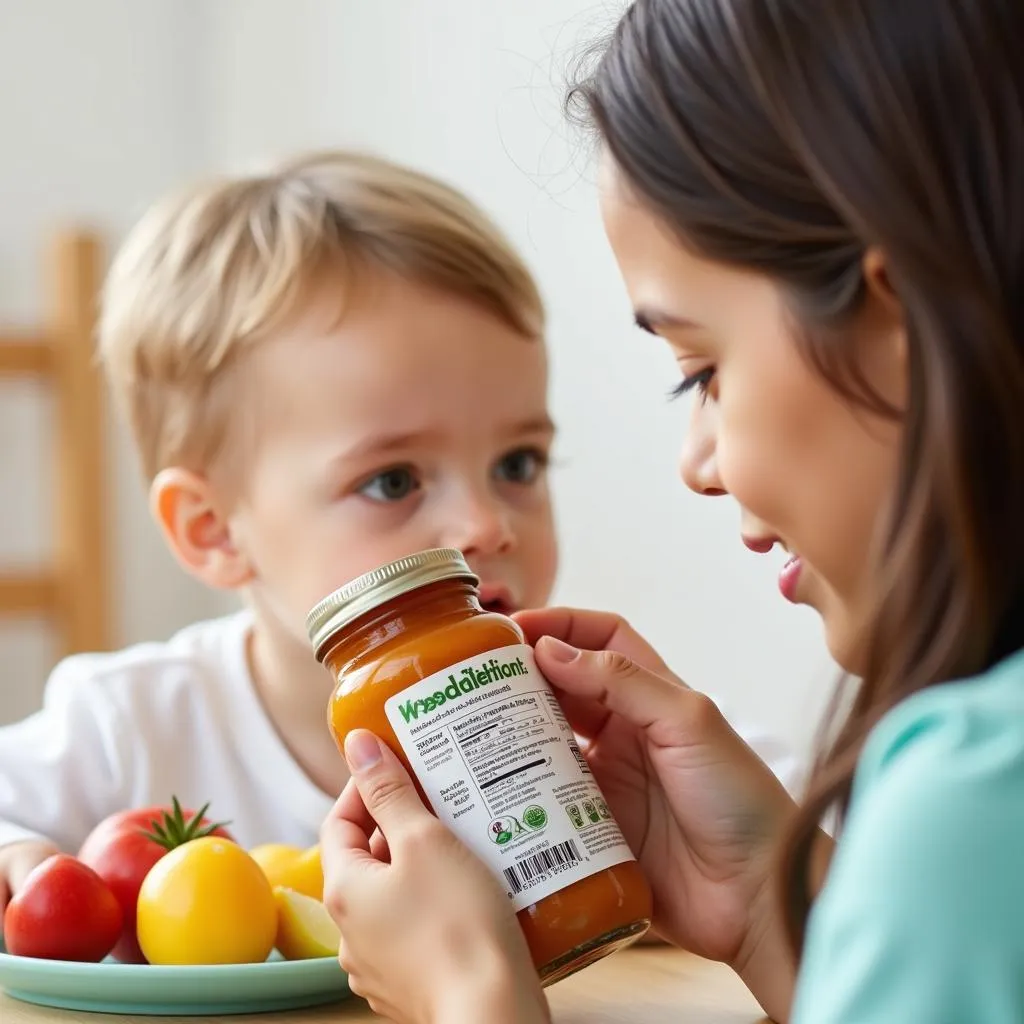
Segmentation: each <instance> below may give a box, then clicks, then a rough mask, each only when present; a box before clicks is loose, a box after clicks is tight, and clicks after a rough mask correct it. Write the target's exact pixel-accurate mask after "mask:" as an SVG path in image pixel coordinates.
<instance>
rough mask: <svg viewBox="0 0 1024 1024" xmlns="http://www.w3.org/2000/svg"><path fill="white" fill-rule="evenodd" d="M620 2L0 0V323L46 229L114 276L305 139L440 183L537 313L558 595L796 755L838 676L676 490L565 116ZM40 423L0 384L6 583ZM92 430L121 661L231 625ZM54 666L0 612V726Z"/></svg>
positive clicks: (678, 431)
mask: <svg viewBox="0 0 1024 1024" xmlns="http://www.w3.org/2000/svg"><path fill="white" fill-rule="evenodd" d="M623 6H624V4H623V3H621V2H606V3H597V4H595V3H593V2H586V0H488V2H482V0H443V2H437V0H435V2H428V0H372V2H371V0H145V2H139V0H89V2H88V3H83V2H81V0H0V140H2V141H0V217H2V230H0V324H2V325H3V326H4V327H5V328H9V327H12V326H13V327H18V326H26V325H29V326H30V325H34V324H36V323H38V322H41V321H44V320H46V319H47V318H48V317H49V315H50V306H51V305H52V302H53V298H52V294H51V293H50V292H49V291H48V287H49V285H48V278H47V273H48V262H47V261H48V260H50V252H51V249H52V245H53V240H54V237H55V235H56V234H57V233H58V232H60V231H62V230H65V229H67V228H69V227H70V228H78V227H83V228H88V229H89V230H92V231H95V232H96V233H97V234H98V235H99V237H100V239H101V241H102V246H103V248H104V249H105V251H106V255H105V257H104V258H109V254H110V252H111V251H112V250H113V249H114V248H115V247H116V245H117V244H118V242H119V240H120V238H121V237H122V236H123V234H124V232H125V231H126V230H127V228H128V227H129V226H130V225H131V224H132V222H133V221H134V220H135V219H136V217H138V216H139V215H140V213H141V212H142V210H143V209H144V208H145V206H146V205H147V204H148V203H149V202H151V201H152V200H153V199H154V198H155V197H156V195H157V194H158V193H160V192H161V191H162V190H164V189H166V188H167V187H168V186H173V185H174V184H176V183H178V182H180V181H181V180H183V179H186V178H189V177H191V176H194V175H197V174H202V173H205V172H208V171H210V170H221V169H245V168H247V167H251V166H254V165H258V164H261V163H263V162H265V161H268V160H272V159H274V158H276V157H279V156H282V155H286V154H288V153H291V152H293V151H295V150H298V149H303V148H308V147H319V146H349V147H359V148H365V149H368V150H372V151H374V152H377V153H380V154H382V155H385V156H389V157H392V158H396V159H400V160H404V161H406V162H408V163H411V164H414V165H416V166H418V167H420V168H422V169H424V170H427V171H430V172H433V173H435V174H439V175H442V176H443V177H445V178H447V179H448V180H449V181H451V182H452V183H453V184H455V185H457V186H459V187H461V188H462V189H464V190H465V191H467V192H468V193H469V194H470V195H471V196H473V198H475V199H476V200H478V201H479V202H480V203H482V204H483V205H484V206H485V207H486V208H487V210H488V211H489V212H490V213H491V214H492V215H493V216H494V217H495V218H496V219H497V220H498V222H499V223H500V224H501V225H502V227H503V228H504V229H505V230H506V231H507V232H508V234H509V235H510V236H511V237H512V239H513V240H514V241H515V242H516V243H517V245H518V246H519V248H520V250H521V251H522V253H523V255H524V256H525V258H526V260H527V261H528V263H529V264H530V265H531V267H532V268H533V270H534V271H535V273H536V274H537V276H538V278H539V280H540V283H541V286H542V288H543V291H544V294H545V297H546V299H547V302H548V306H549V311H550V333H549V341H550V346H551V351H552V363H553V385H552V400H553V410H554V414H555V418H556V420H557V422H558V425H559V429H560V440H559V443H558V447H557V458H558V461H557V464H556V467H555V470H554V488H555V493H556V498H557V506H558V516H559V522H560V530H561V537H562V543H563V548H562V570H561V577H560V583H559V587H558V592H557V594H556V599H557V600H558V601H560V602H570V603H573V604H578V605H584V606H589V607H599V608H609V609H614V610H617V611H620V612H621V613H623V614H624V615H626V616H627V617H628V618H630V619H631V620H632V622H633V624H634V625H635V626H636V627H637V628H638V629H640V631H641V632H643V633H644V634H645V635H646V636H647V637H648V638H649V639H650V640H651V641H652V642H653V643H654V644H655V646H657V647H658V648H659V649H660V650H661V652H662V653H663V654H664V655H665V657H666V659H667V660H668V662H669V663H670V664H671V665H672V666H673V667H674V668H675V669H676V670H677V671H678V672H679V673H680V674H681V675H682V676H683V677H684V678H685V679H687V680H688V681H689V682H690V683H691V684H692V685H695V686H698V687H700V688H702V689H705V690H707V691H709V692H710V693H712V695H714V696H715V697H716V698H718V699H720V700H721V701H722V702H723V703H724V705H725V706H726V708H727V709H728V710H729V711H730V713H731V714H732V715H733V716H734V717H735V718H739V719H742V720H744V721H745V722H753V723H755V724H758V725H760V726H762V727H764V728H766V729H769V730H771V731H773V732H775V733H776V734H778V735H779V736H781V737H783V738H785V739H787V740H788V741H789V742H791V743H792V744H793V745H794V746H795V747H796V748H798V749H803V748H805V746H806V744H807V743H808V741H809V740H810V739H811V738H812V736H813V730H814V728H815V724H816V721H817V718H818V716H819V713H820V710H821V708H822V707H823V704H824V702H825V700H826V699H827V696H828V694H829V693H830V691H831V689H832V686H833V683H834V680H835V677H836V670H835V667H834V666H833V665H832V664H831V662H830V660H829V659H828V657H827V654H826V652H825V650H824V647H823V645H822V642H821V639H820V629H819V626H818V623H817V622H816V620H815V618H814V616H813V615H812V614H811V613H809V612H807V611H805V610H794V609H792V608H791V607H789V606H787V605H786V604H785V603H784V601H783V600H782V598H781V597H780V595H779V593H778V589H777V586H776V574H777V571H778V568H779V565H780V559H779V558H777V557H774V556H769V557H758V556H755V555H752V554H750V553H749V552H748V551H747V550H746V549H745V548H744V547H743V546H742V544H741V543H740V539H739V532H738V514H737V511H736V509H735V507H734V506H733V505H732V503H731V501H730V499H718V500H716V501H708V500H700V499H697V498H695V497H694V496H692V495H690V494H689V493H688V492H687V491H686V490H685V488H684V487H683V485H682V484H681V483H680V482H679V481H678V478H677V475H676V468H675V461H676V450H677V447H678V444H679V440H680V437H681V435H682V432H683V430H684V427H685V421H686V408H685V406H684V404H682V403H677V404H674V405H670V404H669V403H668V402H667V401H666V397H665V396H666V393H667V391H668V389H669V388H670V387H671V385H672V384H673V383H674V382H675V376H676V375H675V367H674V364H673V361H672V359H671V357H670V356H669V355H668V352H667V350H666V349H663V346H661V345H659V343H658V342H657V341H655V340H654V339H650V338H648V337H646V336H643V335H641V334H640V333H639V332H638V331H637V330H636V329H635V328H634V327H633V326H632V319H631V315H630V309H629V306H628V303H627V301H626V298H625V293H624V291H623V289H622V287H621V284H620V281H619V279H618V276H617V272H616V269H615V266H614V263H613V262H612V258H611V255H610V253H609V251H608V249H607V246H606V244H605V241H604V238H603V235H602V232H601V225H600V220H599V217H598V211H597V205H596V197H595V187H594V178H595V167H594V163H593V160H592V156H593V154H592V150H591V148H590V143H589V140H587V139H586V138H584V137H582V136H580V135H579V134H578V132H577V130H576V129H575V128H573V127H572V126H570V125H569V124H567V122H566V121H565V119H564V117H563V113H562V103H563V100H564V95H565V89H566V82H567V78H568V75H569V72H570V68H571V64H572V59H573V57H574V56H575V55H578V54H579V53H580V52H581V50H582V49H583V48H584V47H585V46H586V45H587V44H588V43H590V42H592V41H593V40H594V39H595V38H598V37H600V36H601V35H603V34H604V33H605V32H606V31H607V30H608V28H609V27H610V26H611V25H612V24H613V23H614V21H615V20H616V17H617V16H618V14H619V13H621V10H622V8H623ZM53 405H54V398H53V396H52V394H51V389H49V388H48V387H46V386H45V381H43V380H41V379H34V378H28V379H24V380H22V379H14V380H10V379H0V437H2V438H3V443H2V446H0V569H2V570H3V571H4V572H10V571H14V572H18V571H23V572H25V571H30V570H31V569H32V567H33V566H39V565H44V564H46V563H47V561H48V560H49V559H51V556H52V554H53V550H52V546H53V543H54V540H53V538H54V528H53V523H54V517H55V513H54V506H55V504H56V503H57V502H56V496H57V494H58V493H59V492H58V491H56V490H55V487H56V482H55V469H54V458H53V444H54V436H53V430H54V427H53V422H54V408H53ZM105 415H107V417H108V419H109V413H107V414H105ZM108 426H109V429H108V432H107V435H106V440H105V441H104V442H103V443H104V445H105V454H106V456H107V462H106V470H105V476H104V478H103V479H102V480H101V481H100V485H101V487H102V494H103V498H104V501H105V510H106V511H105V513H104V517H103V527H104V529H105V535H104V536H105V539H106V543H107V544H108V548H107V549H106V553H105V554H104V559H105V564H106V565H107V567H108V571H109V574H110V594H109V597H107V598H105V599H104V600H105V602H106V604H107V605H108V606H109V607H107V608H106V610H107V611H108V612H109V616H110V633H109V637H110V643H112V644H116V645H120V644H125V643H131V642H135V641H138V640H144V639H160V638H164V637H166V636H168V635H169V634H170V633H171V632H173V631H174V630H175V629H177V628H179V627H180V626H181V625H183V624H185V623H187V622H189V621H192V620H194V619H197V618H200V617H205V616H208V615H213V614H218V613H220V612H222V611H224V610H228V609H230V608H232V607H233V605H232V603H231V602H230V601H229V600H227V599H225V598H224V597H223V595H216V594H210V593H207V592H205V591H204V590H202V589H201V588H199V587H198V586H196V585H194V584H192V583H191V582H190V581H189V580H188V579H187V578H185V577H184V575H183V574H182V573H181V572H180V571H179V570H178V569H177V567H176V566H175V565H174V564H173V563H172V561H171V559H170V557H169V555H167V554H166V553H165V551H164V549H163V547H162V543H161V541H160V539H159V537H158V535H157V532H156V530H155V528H154V527H153V526H152V524H151V522H150V520H149V517H148V512H147V509H146V501H145V495H144V491H143V488H142V485H141V481H140V479H139V476H138V474H137V472H136V467H135V463H134V459H133V456H132V453H131V450H130V448H129V446H128V443H127V439H126V437H125V435H124V433H123V432H122V431H121V430H120V429H119V428H117V427H115V426H114V424H113V423H112V422H110V423H109V424H108ZM66 511H67V510H66V509H64V510H63V512H65V513H66ZM58 654H59V645H58V644H57V643H56V642H55V638H54V636H53V634H52V631H51V630H50V629H49V628H48V627H47V625H46V623H45V622H44V621H42V620H41V619H40V620H38V621H37V620H36V619H35V618H33V617H32V616H19V617H6V616H5V617H3V618H0V721H10V720H12V719H15V718H18V717H21V716H22V715H24V714H26V713H28V712H29V711H31V710H32V709H34V708H35V707H37V706H38V705H39V702H40V698H41V693H42V687H43V685H44V683H45V679H46V676H47V673H48V672H49V670H50V669H51V667H52V665H53V662H54V659H55V657H57V656H58Z"/></svg>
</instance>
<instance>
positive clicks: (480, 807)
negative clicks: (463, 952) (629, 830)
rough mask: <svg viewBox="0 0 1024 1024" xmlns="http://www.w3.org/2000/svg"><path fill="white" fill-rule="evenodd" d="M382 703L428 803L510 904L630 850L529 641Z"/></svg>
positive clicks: (519, 904) (522, 903)
mask: <svg viewBox="0 0 1024 1024" xmlns="http://www.w3.org/2000/svg"><path fill="white" fill-rule="evenodd" d="M385 711H386V713H387V716H388V720H389V721H390V722H391V726H392V728H393V729H394V730H395V734H396V735H397V736H398V740H399V742H400V743H401V745H402V749H403V750H404V751H405V754H406V756H407V757H408V758H409V762H410V763H411V764H412V766H413V768H414V770H415V772H416V775H417V776H418V778H419V782H420V785H421V786H422V787H423V791H424V792H425V793H426V794H427V796H428V797H429V799H430V802H431V804H432V805H433V808H434V811H435V813H436V814H437V816H438V817H439V818H440V819H441V820H442V821H443V822H445V823H446V824H447V825H448V826H449V828H451V829H452V831H453V832H455V834H456V835H458V837H459V838H460V839H461V840H462V841H463V842H464V843H465V844H466V845H467V846H468V847H469V848H470V849H471V850H473V851H474V852H475V853H476V854H477V856H479V857H480V858H481V859H482V860H483V861H484V862H485V863H486V864H488V865H489V866H490V867H491V869H492V870H493V871H494V873H495V875H496V876H497V877H498V879H499V880H500V881H501V882H502V884H503V885H504V886H505V891H506V892H507V893H508V896H509V899H511V900H512V903H513V905H514V907H515V909H516V910H517V911H519V910H522V909H523V908H524V907H528V906H530V904H532V903H536V902H537V901H538V900H541V899H543V898H544V897H545V896H550V895H551V894H552V893H554V892H557V891H558V890H559V889H564V888H565V887H566V886H568V885H571V884H572V883H573V882H577V881H579V879H581V878H586V877H587V876H588V875H592V874H595V873H596V872H598V871H603V870H605V869H606V868H609V867H612V866H614V865H615V864H621V863H623V862H624V861H629V860H633V859H634V857H633V854H632V852H631V851H630V849H629V847H628V846H627V845H626V841H625V839H623V837H622V833H621V832H620V831H619V826H618V825H617V824H616V823H615V821H614V819H613V818H612V817H611V815H610V814H609V812H608V805H607V804H606V803H605V801H604V798H603V797H602V796H601V791H600V790H599V789H598V787H597V783H596V782H595V781H594V777H593V775H592V774H591V771H590V768H589V766H588V765H587V762H586V760H585V759H584V757H583V754H582V753H581V752H580V748H579V746H578V745H577V743H576V739H575V737H574V736H573V733H572V729H571V728H570V727H569V724H568V722H567V721H566V720H565V716H564V715H563V714H562V709H561V707H560V706H559V704H558V701H557V700H556V699H555V696H554V694H553V693H552V692H551V689H550V687H549V686H548V683H547V680H546V679H545V678H544V677H543V675H541V673H540V670H539V669H538V668H537V665H536V662H535V661H534V658H533V650H532V648H530V647H529V646H527V645H515V646H511V647H502V648H500V649H498V650H494V651H488V652H487V653H485V654H480V655H477V656H476V657H474V658H470V659H468V660H467V661H464V662H462V663H460V664H458V665H454V666H452V667H451V668H449V669H446V670H445V671H444V672H439V673H437V674H436V675H433V676H430V677H428V678H427V679H424V680H422V681H421V682H419V683H416V684H415V685H414V686H410V687H409V688H408V689H406V690H403V691H402V692H401V693H399V694H396V695H395V696H394V697H392V698H391V699H390V700H389V701H388V702H387V703H386V704H385Z"/></svg>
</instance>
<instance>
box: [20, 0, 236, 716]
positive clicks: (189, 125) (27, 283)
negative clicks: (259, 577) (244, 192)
mask: <svg viewBox="0 0 1024 1024" xmlns="http://www.w3.org/2000/svg"><path fill="white" fill-rule="evenodd" d="M200 17H201V9H200V7H199V5H198V4H197V3H196V2H195V0H146V2H145V3H137V2H135V0H89V2H88V3H82V2H80V0H31V2H15V0H2V2H0V215H2V223H3V229H2V231H0V322H4V323H11V322H14V323H22V324H32V323H35V322H36V321H37V320H38V319H39V318H40V317H41V316H42V315H43V313H44V311H45V308H46V307H45V302H46V295H45V290H44V289H45V280H44V277H43V270H42V267H43V261H44V259H45V257H46V245H47V242H48V239H49V237H50V236H51V233H52V232H53V231H55V230H56V229H57V228H59V227H60V226H63V225H66V224H67V223H69V222H75V223H78V222H82V221H85V222H87V223H89V224H92V225H94V226H95V227H96V228H98V229H100V230H101V231H102V232H103V233H104V234H105V235H106V236H107V238H108V239H109V240H110V243H111V245H112V244H114V243H115V242H116V240H117V238H118V237H119V235H120V233H121V232H123V231H124V230H125V228H127V227H128V225H129V224H130V223H131V221H132V220H133V219H134V218H135V217H136V216H137V215H138V213H139V212H140V211H141V209H142V208H143V207H144V206H145V204H146V203H147V202H149V200H150V199H151V198H152V197H153V195H154V193H155V192H157V191H159V190H161V189H163V188H166V187H167V186H168V185H169V184H171V183H173V182H175V181H176V180H178V179H179V178H180V177H181V176H182V175H188V174H192V173H194V172H195V171H196V169H197V168H198V167H200V166H202V165H203V164H204V163H205V161H206V157H205V152H206V139H205V135H204V133H205V129H206V125H205V122H204V119H203V118H202V117H201V116H199V115H200V114H201V113H202V111H203V95H202V93H201V91H200V87H199V84H200V83H201V82H202V77H201V74H200V73H201V72H203V71H204V70H205V68H206V67H207V66H208V64H209V62H208V60H207V54H206V52H205V49H204V47H205V45H206V35H205V32H204V30H203V27H202V25H201V23H200V21H199V19H200ZM49 428H50V418H49V410H48V407H47V404H46V396H45V392H44V391H42V390H40V389H39V388H38V387H34V386H27V385H26V386H22V385H17V386H15V385H13V384H12V383H10V382H0V438H2V443H0V496H2V500H0V565H4V566H5V567H6V566H7V565H8V564H10V563H11V562H12V561H15V560H16V561H18V562H21V563H33V562H37V561H40V560H43V559H45V558H46V557H47V556H48V554H49V551H50V535H49V519H48V517H49V516H50V507H51V506H50V501H51V497H50V496H51V484H52V481H51V480H50V476H49V469H50V460H49V450H48V448H47V445H48V443H49ZM111 458H112V460H113V467H112V471H113V474H114V479H113V481H112V487H113V494H112V513H113V516H112V522H111V524H110V529H111V536H112V539H113V542H114V551H115V556H116V559H117V568H118V573H117V587H118V593H117V599H118V608H119V615H118V623H117V625H118V628H119V632H120V635H121V638H122V639H124V640H126V641H128V640H135V639H139V638H142V637H151V636H163V635H165V634H166V633H167V632H168V631H169V630H170V629H172V628H174V626H175V625H178V624H180V623H183V622H186V621H188V620H189V619H190V618H193V617H195V616H197V615H203V614H207V613H208V611H209V610H210V609H211V608H212V607H215V606H216V603H217V602H216V601H211V598H210V597H209V596H208V595H207V594H205V593H203V592H202V591H201V590H200V589H199V588H198V587H195V586H193V585H191V584H190V583H189V581H188V580H186V579H184V577H183V575H182V574H181V573H180V572H178V570H177V568H176V567H175V566H174V565H173V564H172V563H171V560H170V558H169V556H167V555H166V554H165V552H164V549H163V547H162V546H161V544H160V542H159V540H158V538H157V536H156V532H155V530H153V529H152V527H151V526H150V524H149V521H148V517H147V514H146V509H145V503H144V499H143V496H142V490H141V487H140V481H139V479H138V477H137V475H136V472H135V466H134V463H133V461H132V456H131V453H130V451H129V450H128V447H127V445H126V444H125V443H124V441H123V435H114V434H113V433H112V439H111ZM52 656H53V655H52V651H51V649H50V644H49V638H48V635H47V632H46V630H45V629H44V628H43V627H42V626H41V625H39V624H35V623H27V622H26V623H12V624H10V625H5V626H4V628H3V630H2V631H0V666H2V668H0V721H3V720H10V719H13V718H17V717H20V716H21V715H22V714H24V713H25V712H27V711H28V710H30V709H31V708H33V707H35V706H36V705H37V704H38V700H39V692H40V688H41V684H42V681H43V679H44V678H45V675H46V672H47V671H48V669H49V667H50V664H51V660H52Z"/></svg>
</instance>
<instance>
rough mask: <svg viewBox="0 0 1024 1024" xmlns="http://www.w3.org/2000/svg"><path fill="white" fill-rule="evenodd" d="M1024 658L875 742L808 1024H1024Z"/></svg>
mask: <svg viewBox="0 0 1024 1024" xmlns="http://www.w3.org/2000/svg"><path fill="white" fill-rule="evenodd" d="M1022 807H1024V652H1022V653H1018V654H1017V655H1015V656H1014V657H1012V658H1009V659H1007V660H1006V661H1005V662H1003V663H1001V664H999V665H997V666H995V667H994V668H993V669H991V670H990V671H989V672H986V673H984V674H983V675H980V676H978V677H976V678H974V679H970V680H963V681H959V682H955V683H950V684H948V685H943V686H937V687H934V688H932V689H930V690H928V691H926V692H923V693H921V694H918V695H915V696H914V697H912V698H909V699H908V700H906V701H904V702H903V703H902V704H901V705H900V706H899V707H898V708H896V709H895V710H894V711H892V712H891V713H890V714H889V715H887V716H886V717H885V718H884V719H883V720H882V721H881V722H880V723H879V724H878V726H877V727H876V728H875V730H874V731H873V733H872V735H871V737H870V738H869V741H868V743H867V745H866V746H865V749H864V752H863V754H862V756H861V761H860V764H859V766H858V772H857V777H856V780H855V786H854V793H853V799H852V800H851V804H850V810H849V814H848V815H847V818H846V822H845V824H844V828H843V831H842V834H841V836H840V840H839V844H838V846H837V849H836V852H835V855H834V857H833V861H832V865H831V869H830V871H829V876H828V880H827V883H826V885H825V888H824V890H823V891H822V893H821V894H820V895H819V897H818V900H817V901H816V905H815V909H814V912H813V913H812V915H811V921H810V927H809V931H808V941H807V946H806V948H805V959H804V963H803V966H802V970H801V985H800V997H799V999H798V1005H799V1012H798V1013H795V1014H794V1020H796V1021H800V1022H802V1021H804V1020H808V1021H810V1020H816V1021H820V1020H826V1019H827V1020H835V1021H840V1020H841V1021H846V1020H971V1021H977V1022H982V1021H984V1022H986V1024H989V1022H993V1024H995V1022H998V1024H1003V1022H1004V1021H1005V1022H1010V1021H1012V1022H1014V1024H1019V1022H1020V1021H1021V1020H1024V996H1022V994H1021V991H1020V985H1019V979H1020V977H1021V976H1022V974H1024V929H1022V928H1021V927H1020V921H1021V920H1022V919H1024V887H1022V886H1021V884H1020V872H1021V863H1022V858H1024V814H1022V813H1021V809H1022Z"/></svg>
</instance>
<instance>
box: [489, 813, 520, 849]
mask: <svg viewBox="0 0 1024 1024" xmlns="http://www.w3.org/2000/svg"><path fill="white" fill-rule="evenodd" d="M522 831H523V829H522V826H521V825H520V824H519V822H518V821H516V819H515V818H513V817H507V818H495V819H494V821H492V822H491V829H490V836H491V842H492V843H497V844H498V846H504V845H505V844H506V843H507V842H508V841H509V840H510V839H511V838H512V837H513V836H514V835H516V834H517V833H519V832H522Z"/></svg>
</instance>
